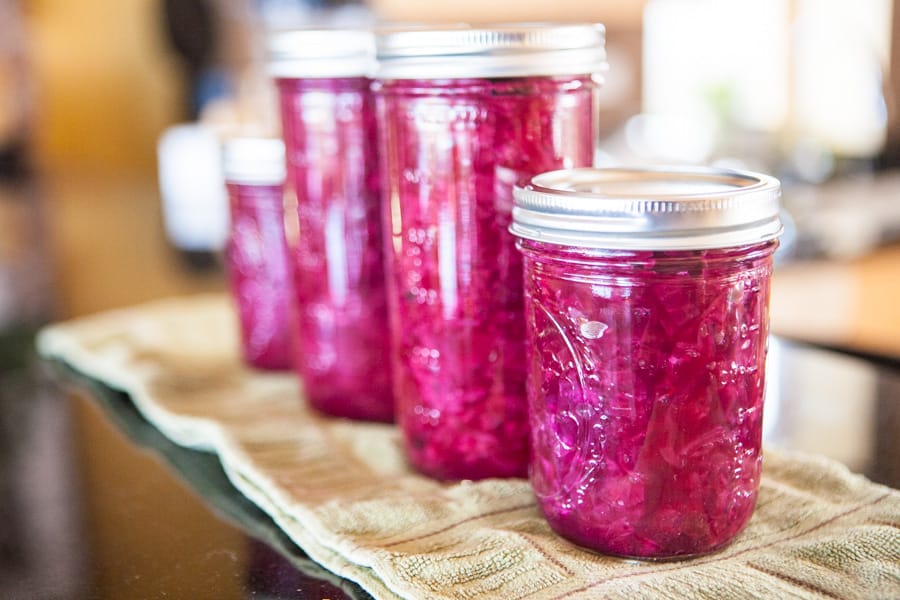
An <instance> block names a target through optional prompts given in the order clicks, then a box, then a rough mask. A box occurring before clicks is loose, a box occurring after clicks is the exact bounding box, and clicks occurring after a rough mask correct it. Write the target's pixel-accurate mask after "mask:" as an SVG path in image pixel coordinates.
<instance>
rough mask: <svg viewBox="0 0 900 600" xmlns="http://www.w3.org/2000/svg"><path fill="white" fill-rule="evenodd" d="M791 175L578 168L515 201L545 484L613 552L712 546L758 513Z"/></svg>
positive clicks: (660, 553)
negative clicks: (776, 273)
mask: <svg viewBox="0 0 900 600" xmlns="http://www.w3.org/2000/svg"><path fill="white" fill-rule="evenodd" d="M779 190H780V188H779V184H778V182H777V180H775V179H773V178H771V177H767V176H764V175H756V174H752V173H743V172H734V171H717V170H703V169H697V170H626V169H572V170H563V171H556V172H551V173H545V174H542V175H539V176H537V177H534V178H532V180H531V181H530V183H529V184H527V185H526V186H524V187H522V188H518V189H517V190H516V208H515V209H514V213H513V219H514V222H513V225H512V227H511V231H512V232H513V233H514V234H515V235H517V236H519V237H520V240H519V242H518V246H519V249H520V250H521V252H522V254H523V255H524V282H525V283H524V287H525V315H526V317H525V318H526V321H527V336H526V337H527V340H528V357H527V360H526V364H527V365H528V397H529V410H530V417H531V443H532V459H531V481H532V485H533V487H534V491H535V494H536V496H537V499H538V504H539V506H540V508H541V510H542V511H543V512H544V514H545V515H546V517H547V519H548V521H549V522H550V525H551V526H552V527H553V529H555V530H556V531H557V532H558V533H560V534H561V535H563V536H564V537H566V538H568V539H570V540H572V541H574V542H576V543H579V544H582V545H584V546H587V547H589V548H593V549H595V550H599V551H601V552H607V553H611V554H617V555H622V556H631V557H643V558H668V557H677V556H691V555H696V554H702V553H706V552H710V551H713V550H715V549H717V548H720V547H721V546H723V545H725V544H727V543H728V542H729V541H730V540H732V539H733V538H734V536H736V535H737V534H738V533H739V532H740V531H741V529H743V527H744V525H745V524H746V523H747V521H748V520H749V518H750V515H751V513H752V512H753V507H754V505H755V502H756V494H757V489H758V486H759V477H760V467H761V459H762V455H761V448H760V445H761V438H762V403H763V388H764V386H763V383H764V376H765V356H766V348H767V336H768V306H769V281H770V276H771V273H772V253H773V252H774V250H775V247H776V246H777V243H778V242H777V241H776V238H777V236H778V235H779V234H780V232H781V222H780V220H779V216H778V215H779V197H780V191H779Z"/></svg>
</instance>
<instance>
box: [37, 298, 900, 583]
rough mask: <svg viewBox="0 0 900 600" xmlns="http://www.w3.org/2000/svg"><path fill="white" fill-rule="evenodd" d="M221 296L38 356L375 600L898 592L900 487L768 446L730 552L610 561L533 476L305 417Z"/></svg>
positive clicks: (158, 309) (151, 309)
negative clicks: (540, 498)
mask: <svg viewBox="0 0 900 600" xmlns="http://www.w3.org/2000/svg"><path fill="white" fill-rule="evenodd" d="M237 344H238V341H237V335H236V329H235V322H234V316H233V314H232V310H231V307H230V304H229V303H228V300H227V299H226V298H225V297H224V296H201V297H195V298H188V299H174V300H167V301H161V302H156V303H153V304H148V305H144V306H139V307H136V308H132V309H125V310H120V311H115V312H108V313H104V314H100V315H96V316H92V317H87V318H83V319H79V320H75V321H71V322H67V323H63V324H60V325H54V326H52V327H49V328H47V329H45V330H44V331H43V332H41V334H40V336H39V338H38V347H39V351H40V353H41V354H42V355H43V356H45V357H48V358H53V359H57V360H61V361H63V362H64V363H66V364H67V365H69V366H70V367H72V368H74V369H75V370H77V371H79V372H81V373H83V374H85V375H87V376H89V377H91V378H94V379H98V380H100V381H102V382H104V383H106V384H107V385H109V386H111V387H114V388H118V389H121V390H123V391H125V392H127V393H128V394H129V395H130V396H131V398H132V399H133V401H134V403H135V405H136V406H137V408H138V409H139V410H140V411H141V412H142V413H143V414H144V416H145V417H146V418H147V419H148V420H149V421H151V422H152V423H154V424H155V425H156V426H157V427H158V428H159V429H160V430H161V431H162V432H163V433H164V434H165V435H166V436H168V437H169V438H171V439H172V440H173V441H175V442H176V443H178V444H181V445H184V446H189V447H193V448H197V449H202V450H208V451H212V452H215V453H216V454H218V456H219V458H220V459H221V461H222V464H223V465H224V468H225V471H226V472H227V473H228V476H229V478H230V479H231V480H232V482H233V483H234V485H235V486H236V487H237V488H238V489H239V490H240V491H241V492H243V493H244V494H245V495H246V496H248V497H249V498H250V499H251V500H252V501H253V502H255V503H256V504H258V505H259V506H260V507H261V508H262V509H263V510H264V511H266V512H267V513H269V514H270V515H271V516H272V517H273V519H274V520H275V521H276V522H277V523H278V525H279V526H280V527H281V528H282V529H283V530H284V531H285V532H286V533H287V535H289V536H290V537H291V538H292V539H293V540H294V541H295V542H296V543H297V544H298V545H299V546H300V547H301V548H302V549H303V550H304V551H305V552H306V553H307V554H309V556H310V557H312V558H313V559H315V560H316V561H317V562H319V563H321V564H322V565H324V566H325V567H327V568H328V569H330V570H332V571H334V572H336V573H338V574H339V575H342V576H344V577H347V578H349V579H352V580H354V581H356V582H358V583H359V584H360V585H362V587H363V588H365V589H366V590H367V591H369V592H370V593H371V594H373V595H374V596H376V597H378V598H423V599H428V600H431V599H440V598H455V599H468V598H502V599H503V600H515V599H519V598H528V599H530V600H548V599H557V598H558V599H561V598H573V599H577V598H622V599H629V600H631V599H635V598H654V599H666V598H679V599H680V598H715V599H723V598H900V529H898V528H900V492H898V491H896V490H892V489H890V488H887V487H884V486H880V485H876V484H873V483H871V482H870V481H868V480H866V479H865V478H863V477H861V476H858V475H854V474H851V473H850V472H848V471H847V470H846V469H845V468H844V467H842V466H841V465H839V464H836V463H834V462H831V461H829V460H827V459H824V458H818V457H809V456H803V457H801V456H794V455H784V454H781V453H775V452H772V451H770V452H768V453H767V454H766V458H765V466H764V472H763V481H762V488H761V491H760V496H759V504H758V506H757V510H756V513H755V514H754V516H753V519H752V520H751V522H750V524H749V526H748V527H747V529H746V530H745V531H744V532H743V533H742V534H741V535H740V536H739V537H738V539H737V540H736V541H735V542H734V543H733V544H732V545H730V546H729V547H727V548H726V549H725V550H723V551H721V552H719V553H717V554H714V555H710V556H705V557H701V558H696V559H693V560H687V561H681V562H663V563H648V562H639V561H633V560H623V559H617V558H612V557H607V556H601V555H598V554H594V553H591V552H588V551H585V550H583V549H581V548H578V547H576V546H574V545H572V544H570V543H568V542H566V541H565V540H563V539H561V538H560V537H558V536H556V535H555V534H554V533H553V532H552V531H551V530H550V528H549V527H548V525H547V524H546V523H545V522H544V520H543V519H542V518H541V515H540V513H539V512H538V509H537V507H536V505H535V502H534V499H533V497H532V494H531V490H530V489H529V486H528V483H527V482H526V481H523V480H488V481H482V482H477V483H473V482H462V483H456V484H443V483H439V482H436V481H432V480H429V479H427V478H425V477H422V476H420V475H418V474H416V473H414V472H413V471H411V470H410V468H409V467H408V466H407V464H406V463H405V461H404V459H403V455H402V451H401V447H400V443H399V438H398V433H397V431H396V429H395V428H393V427H390V426H386V425H378V424H362V423H354V422H348V421H343V420H334V419H328V418H323V417H320V416H318V415H316V414H313V413H312V412H310V411H309V410H308V409H307V408H306V406H305V404H304V402H303V400H302V399H301V391H300V388H299V386H298V384H297V383H296V381H295V380H294V378H293V377H292V376H290V375H289V374H270V373H262V372H259V371H253V370H250V369H247V368H245V367H243V366H242V365H241V362H240V359H239V355H238V350H237Z"/></svg>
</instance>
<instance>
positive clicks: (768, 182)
mask: <svg viewBox="0 0 900 600" xmlns="http://www.w3.org/2000/svg"><path fill="white" fill-rule="evenodd" d="M514 194H515V206H514V208H513V215H512V217H513V222H512V225H511V226H510V231H511V232H512V233H513V234H515V235H517V236H519V237H521V238H526V239H529V240H535V241H539V242H547V243H551V244H562V245H566V246H582V247H587V248H609V249H622V250H699V249H704V248H726V247H731V246H741V245H745V244H752V243H757V242H763V241H767V240H771V239H774V238H776V237H778V235H780V234H781V231H782V224H781V219H780V218H779V212H780V209H781V207H780V198H781V185H780V183H779V182H778V180H777V179H775V178H774V177H769V176H768V175H760V174H758V173H751V172H746V171H731V170H719V169H708V168H678V167H676V168H665V169H597V168H581V169H567V170H561V171H550V172H548V173H542V174H540V175H537V176H535V177H532V178H531V180H530V181H529V182H528V183H527V184H526V185H524V186H523V187H517V188H516V189H515V191H514Z"/></svg>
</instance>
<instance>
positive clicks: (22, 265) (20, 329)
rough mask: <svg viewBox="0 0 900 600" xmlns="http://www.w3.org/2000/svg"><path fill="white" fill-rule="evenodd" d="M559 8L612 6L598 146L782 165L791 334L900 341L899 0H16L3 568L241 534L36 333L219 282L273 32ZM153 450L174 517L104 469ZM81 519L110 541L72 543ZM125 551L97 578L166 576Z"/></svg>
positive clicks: (890, 345)
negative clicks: (227, 167) (137, 510)
mask: <svg viewBox="0 0 900 600" xmlns="http://www.w3.org/2000/svg"><path fill="white" fill-rule="evenodd" d="M548 20H550V21H571V20H579V21H585V20H587V21H598V22H602V23H604V24H605V25H606V27H607V48H608V54H609V63H610V69H609V71H608V73H607V74H606V81H605V84H604V86H603V88H602V92H601V111H602V112H601V115H600V123H601V139H600V141H599V147H600V149H599V151H598V154H597V162H598V163H599V164H623V163H624V164H648V163H670V164H671V163H686V164H692V163H704V164H717V165H723V166H735V167H745V168H751V169H755V170H760V171H765V172H769V173H772V174H774V175H776V176H778V177H779V178H780V179H781V180H782V182H783V184H784V201H785V207H786V209H787V212H788V215H789V216H790V222H789V229H788V232H787V235H786V236H785V239H784V241H783V248H782V250H781V252H780V255H779V264H778V268H777V271H776V275H775V283H774V291H773V299H772V326H773V331H774V332H775V333H776V334H779V335H781V336H784V337H786V338H792V339H795V340H801V341H806V342H815V343H817V344H821V345H824V346H828V347H833V348H838V349H841V350H844V351H847V352H850V353H853V354H858V355H862V356H865V357H868V358H873V359H874V360H876V361H878V362H881V363H887V364H890V365H896V364H898V362H900V2H898V1H896V0H615V1H614V0H556V1H554V2H538V1H531V0H492V1H491V2H483V1H477V0H452V1H451V0H441V1H438V0H434V1H429V2H423V1H421V0H419V1H416V0H370V1H369V2H361V3H357V2H350V1H346V2H343V1H333V2H329V1H327V0H128V1H124V2H123V1H121V0H80V1H78V2H72V1H70V0H0V475H3V476H2V477H0V484H2V485H0V515H22V516H21V518H20V519H9V518H6V517H4V525H3V527H2V529H0V581H3V580H4V579H5V578H4V574H5V573H6V571H5V569H13V572H14V573H15V574H16V578H15V579H7V580H8V581H17V582H19V585H21V586H22V587H21V589H22V590H25V589H27V590H30V592H29V594H27V597H48V598H50V597H79V592H78V590H79V589H82V588H81V587H79V586H83V585H84V581H83V579H84V577H86V575H83V574H82V575H79V573H84V570H83V566H84V562H85V561H89V560H93V561H94V563H96V564H105V565H109V564H130V563H132V562H135V561H136V562H138V563H140V561H141V560H143V559H142V558H141V557H142V556H144V554H141V553H140V552H138V551H137V550H135V549H134V548H133V547H132V545H130V542H129V538H128V535H132V534H133V536H135V539H136V538H141V539H142V540H143V542H144V543H145V542H146V541H147V539H150V540H151V542H153V540H156V541H155V542H153V543H156V544H158V548H157V549H161V548H166V551H165V552H166V555H167V556H168V557H169V558H168V560H170V561H171V564H169V565H168V568H171V565H172V564H177V565H179V568H183V569H186V570H190V571H192V572H193V573H195V574H197V573H200V574H202V573H203V572H204V571H203V570H204V569H207V568H213V567H212V566H210V565H211V564H212V563H211V562H210V559H209V558H208V557H207V558H206V559H198V558H197V556H204V555H203V553H202V552H201V553H200V554H199V555H198V554H197V550H196V548H195V547H192V549H191V550H189V551H188V550H185V551H184V552H182V551H181V550H179V549H178V548H173V547H169V541H168V540H170V539H171V538H170V537H166V535H167V534H168V535H171V534H172V531H176V530H177V531H178V532H181V533H180V534H183V535H184V536H189V535H190V532H191V531H193V532H206V533H204V535H205V536H206V539H207V543H208V544H209V545H210V547H215V548H221V547H223V546H224V547H229V548H231V551H232V552H233V553H234V556H240V555H241V553H242V552H244V551H245V545H243V544H242V543H240V542H238V541H235V540H238V539H239V538H238V537H237V536H238V534H236V533H234V532H231V531H230V530H228V529H223V528H222V527H221V525H217V524H216V522H215V519H214V518H213V517H211V516H210V515H209V513H208V512H207V511H206V510H205V509H202V508H201V507H200V506H199V503H198V502H197V501H196V500H195V499H193V498H192V497H191V495H190V493H188V492H186V491H185V490H184V489H182V488H180V487H178V486H177V485H175V484H173V483H171V482H170V481H169V480H168V479H167V478H166V476H165V475H163V473H162V469H161V467H160V466H159V465H158V464H157V463H156V462H154V461H153V460H151V459H149V458H147V457H145V456H142V455H140V454H139V453H137V452H136V451H135V450H133V449H130V450H129V449H128V448H127V446H126V445H125V444H124V442H123V441H122V440H121V439H119V437H117V436H118V434H117V433H116V432H115V431H113V429H112V428H110V427H109V425H108V424H106V423H105V422H104V421H103V420H102V419H100V418H98V416H97V414H96V408H94V407H92V406H91V405H90V403H85V402H82V403H77V402H76V403H72V404H71V406H68V407H63V408H60V407H59V405H58V403H54V402H53V399H52V398H48V397H47V395H48V392H47V391H46V388H44V387H42V386H39V385H36V384H35V380H36V375H35V371H34V361H33V360H31V359H30V358H29V357H30V353H29V352H30V351H29V348H30V343H31V342H30V340H31V337H32V335H33V333H34V332H35V331H36V329H37V328H38V327H39V326H40V325H42V324H44V323H46V322H49V321H51V320H58V319H66V318H71V317H75V316H79V315H84V314H89V313H93V312H96V311H100V310H104V309H109V308H114V307H119V306H125V305H130V304H134V303H137V302H141V301H145V300H149V299H153V298H159V297H163V296H170V295H176V294H188V293H195V292H204V291H219V290H224V281H223V274H222V271H221V266H220V261H219V259H218V252H219V250H220V248H221V245H222V241H223V239H224V232H225V228H226V225H227V222H226V218H225V214H226V211H227V207H226V204H225V199H224V192H223V191H222V189H221V183H220V174H219V172H218V162H217V158H216V146H215V139H216V138H215V136H216V135H218V134H221V133H223V132H230V131H236V130H237V131H253V132H259V131H263V132H273V133H277V127H278V125H277V121H275V117H276V115H275V110H274V106H273V100H272V90H271V88H270V84H269V82H268V81H267V79H266V77H265V71H264V65H263V51H262V40H263V39H264V36H265V32H266V31H268V30H271V29H276V28H285V27H295V26H305V25H319V24H331V25H356V24H371V23H374V22H377V21H424V22H461V21H467V22H472V23H480V22H503V21H548ZM823 377H824V375H823ZM825 380H826V381H827V379H825ZM850 392H852V389H851V390H850ZM849 418H854V416H853V415H850V417H849ZM23 448H42V449H43V450H42V451H41V452H28V451H25V450H22V449H23ZM54 449H55V450H54ZM129 453H130V454H129ZM125 457H130V458H128V460H126V458H125ZM136 464H137V465H139V468H138V469H137V470H136V468H135V465H136ZM73 465H75V466H74V467H73ZM135 472H140V485H141V486H143V489H152V490H154V494H155V496H156V497H157V499H158V502H159V503H160V506H163V507H164V509H163V510H164V511H165V518H166V522H167V523H170V524H174V525H171V526H170V528H169V529H163V530H162V531H160V530H151V529H150V528H148V527H146V526H145V527H143V528H138V529H135V527H137V526H136V525H134V515H133V514H131V513H125V512H122V511H118V510H117V509H116V507H117V506H118V505H119V504H121V503H122V502H126V501H128V498H126V497H122V496H116V495H115V494H111V493H110V492H111V490H110V487H109V482H110V481H115V480H116V479H117V478H127V477H132V478H133V477H134V475H133V473H135ZM4 473H5V474H6V475H4ZM17 474H18V475H17ZM73 490H77V491H78V493H74V492H73ZM72 498H77V499H78V500H77V501H74V500H72ZM23 506H30V507H31V510H29V511H24V510H22V507H23ZM38 514H39V515H42V516H41V517H37V516H34V515H38ZM29 515H31V516H29ZM157 516H158V515H157ZM146 518H147V519H148V521H147V522H148V523H149V522H151V521H152V520H153V519H154V518H155V517H154V514H153V513H149V514H148V515H146ZM30 519H31V520H30ZM13 521H18V523H14V522H13ZM171 527H175V528H176V529H172V528H171ZM123 531H124V532H126V535H125V537H124V538H123V537H122V532H123ZM23 532H27V533H23ZM86 532H87V533H86ZM128 532H131V533H128ZM185 532H187V533H185ZM85 535H88V537H90V539H91V544H90V548H91V551H90V553H89V554H90V556H88V555H87V554H85V552H81V551H70V550H73V549H75V550H77V549H79V548H81V544H83V540H84V539H85V537H84V536H85ZM154 535H155V536H157V537H156V538H154ZM148 536H149V538H148ZM210 536H211V537H210ZM216 536H218V537H216ZM48 544H51V545H53V544H55V545H56V547H58V548H59V551H58V552H57V553H56V554H53V553H50V555H48V552H47V548H48V547H49V546H48ZM145 545H146V544H145ZM141 552H147V550H146V549H145V550H142V551H141ZM29 556H31V557H32V558H33V560H31V559H28V558H27V557H29ZM91 556H93V559H91ZM234 556H232V557H231V559H229V560H237V559H235V558H234ZM10 557H19V558H15V560H14V559H13V558H10ZM22 557H26V558H22ZM157 560H158V558H157ZM16 561H19V562H16ZM22 561H25V562H22ZM213 562H214V561H213ZM154 564H155V563H154ZM10 565H11V566H10ZM158 568H159V569H160V571H161V572H162V571H163V570H164V569H165V568H167V567H166V565H165V564H163V565H160V566H159V567H158ZM104 573H105V571H103V570H102V569H101V570H100V571H97V572H94V574H93V575H91V577H92V578H93V579H94V585H95V586H99V587H96V588H95V589H102V590H104V592H103V594H101V595H105V596H106V597H115V598H127V597H135V598H138V597H155V595H154V594H152V593H150V592H151V591H152V590H153V589H154V587H153V584H152V582H150V581H145V582H141V581H138V580H137V579H134V580H132V581H130V582H129V583H127V584H126V583H123V579H122V578H121V576H120V575H121V574H120V573H119V572H118V571H115V570H114V569H112V567H110V571H109V573H107V574H105V575H104ZM104 577H105V578H106V579H104ZM197 579H200V580H202V577H198V578H197ZM97 582H99V583H97ZM235 585H237V584H235ZM142 586H144V587H142ZM238 587H239V586H238ZM14 589H15V588H14ZM204 589H205V588H204V587H203V586H202V585H198V587H197V589H196V590H193V591H192V590H191V589H190V588H185V589H183V590H182V591H185V593H186V594H188V595H187V596H185V597H198V598H199V597H205V592H204ZM194 592H195V593H194ZM226 596H228V594H220V595H219V597H226ZM8 597H17V595H16V593H14V591H13V592H11V593H10V595H9V596H8Z"/></svg>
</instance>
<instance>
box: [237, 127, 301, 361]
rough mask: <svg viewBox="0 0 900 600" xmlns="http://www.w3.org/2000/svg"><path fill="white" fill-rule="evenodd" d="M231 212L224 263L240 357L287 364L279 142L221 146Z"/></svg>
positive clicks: (285, 252) (287, 301)
mask: <svg viewBox="0 0 900 600" xmlns="http://www.w3.org/2000/svg"><path fill="white" fill-rule="evenodd" d="M222 158H223V160H222V172H223V174H224V177H225V186H226V188H227V190H228V204H229V213H230V216H231V220H230V225H229V233H228V239H227V241H226V245H225V269H226V273H227V275H228V283H229V288H230V291H231V296H232V300H233V302H234V304H235V308H236V311H237V315H238V324H239V327H240V334H241V351H242V355H243V359H244V362H246V363H247V364H249V365H251V366H253V367H257V368H261V369H289V368H290V367H291V342H290V335H289V323H290V305H291V287H290V283H291V282H290V277H291V275H290V268H289V266H288V250H287V243H286V240H285V233H284V145H283V144H282V143H281V141H280V140H276V139H269V138H246V137H241V138H233V139H229V140H227V141H225V142H224V144H223V147H222Z"/></svg>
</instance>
